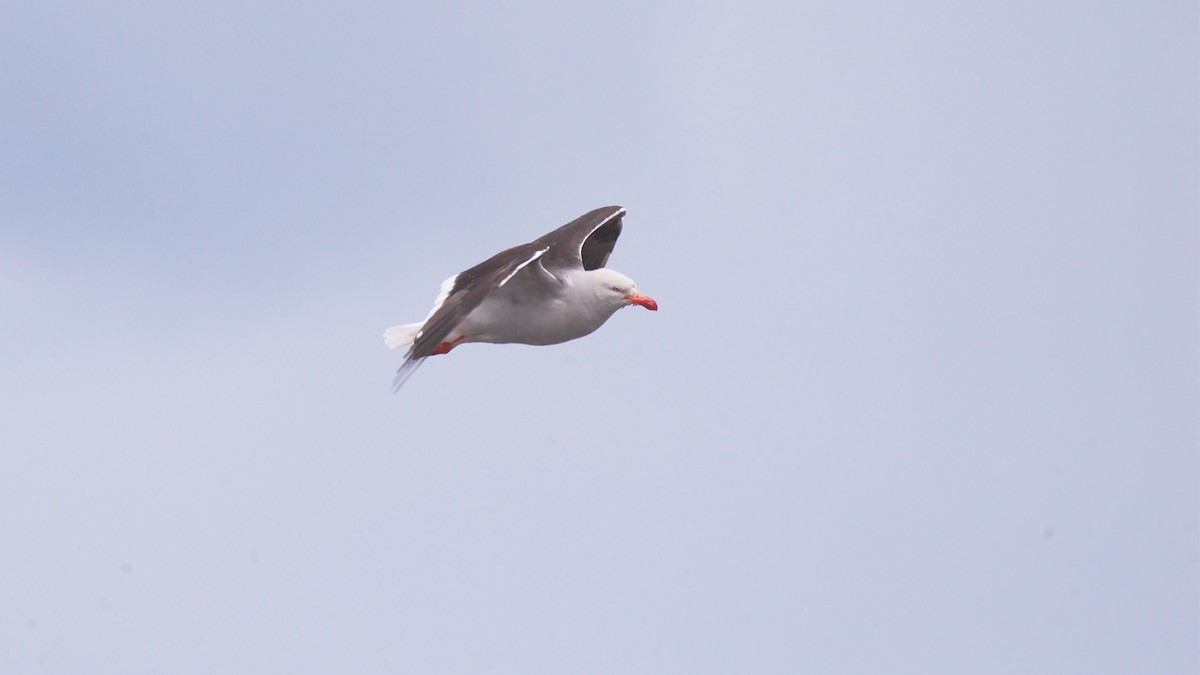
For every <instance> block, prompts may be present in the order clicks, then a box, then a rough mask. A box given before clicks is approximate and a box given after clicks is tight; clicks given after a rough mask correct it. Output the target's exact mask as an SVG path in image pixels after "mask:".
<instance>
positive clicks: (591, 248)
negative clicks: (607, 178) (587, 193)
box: [533, 206, 625, 272]
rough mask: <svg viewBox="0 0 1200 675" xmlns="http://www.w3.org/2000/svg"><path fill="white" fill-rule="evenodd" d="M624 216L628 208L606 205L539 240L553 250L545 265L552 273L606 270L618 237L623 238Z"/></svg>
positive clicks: (543, 261) (539, 242) (546, 258)
mask: <svg viewBox="0 0 1200 675" xmlns="http://www.w3.org/2000/svg"><path fill="white" fill-rule="evenodd" d="M624 216H625V209H624V208H622V207H620V206H602V207H600V208H598V209H594V210H592V211H588V212H587V213H585V214H583V215H582V216H579V217H578V218H576V219H575V220H572V221H571V222H569V223H567V224H566V225H563V226H562V227H560V228H558V229H557V230H554V231H553V232H551V233H549V234H546V235H543V236H541V237H539V238H538V239H537V240H536V241H534V242H533V243H534V244H535V245H537V246H548V247H549V248H550V251H549V252H548V253H546V255H545V256H544V257H543V258H542V266H544V267H545V268H546V269H548V270H550V271H551V272H553V271H554V270H555V269H562V268H565V267H574V268H578V267H581V266H582V267H583V269H585V270H594V269H599V268H601V267H604V265H605V264H607V263H608V256H609V255H610V254H611V253H612V250H613V246H615V245H616V243H617V237H619V236H621V218H622V217H624Z"/></svg>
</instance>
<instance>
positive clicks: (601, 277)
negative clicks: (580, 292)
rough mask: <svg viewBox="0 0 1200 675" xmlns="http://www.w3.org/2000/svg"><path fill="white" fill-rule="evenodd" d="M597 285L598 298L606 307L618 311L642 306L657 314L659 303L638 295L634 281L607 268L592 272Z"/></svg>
mask: <svg viewBox="0 0 1200 675" xmlns="http://www.w3.org/2000/svg"><path fill="white" fill-rule="evenodd" d="M590 275H591V277H592V280H593V283H594V284H595V290H596V297H597V298H598V299H599V300H600V302H601V303H602V304H603V305H604V306H606V307H611V308H612V311H616V310H618V309H620V308H622V307H625V306H626V305H641V306H642V307H645V308H646V309H648V310H650V311H652V312H657V311H658V303H657V302H655V301H654V299H653V298H650V297H648V296H645V295H642V294H641V293H638V289H637V284H635V283H633V279H630V278H629V277H627V276H625V275H624V274H621V273H620V272H617V271H615V270H610V269H608V268H607V267H601V268H600V269H598V270H592V271H591V272H590Z"/></svg>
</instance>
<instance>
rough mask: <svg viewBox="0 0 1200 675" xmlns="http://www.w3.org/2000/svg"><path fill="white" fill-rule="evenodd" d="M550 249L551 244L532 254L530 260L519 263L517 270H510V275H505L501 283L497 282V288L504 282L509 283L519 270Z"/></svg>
mask: <svg viewBox="0 0 1200 675" xmlns="http://www.w3.org/2000/svg"><path fill="white" fill-rule="evenodd" d="M549 250H550V247H549V246H547V247H546V248H544V249H542V250H540V251H538V252H537V253H534V254H533V255H532V256H531V257H530V258H529V260H526V261H525V262H523V263H521V264H520V265H517V268H516V269H515V270H513V271H511V272H509V273H508V276H506V277H504V280H503V281H501V282H500V283H498V284H496V288H500V287H502V286H504V284H507V283H508V280H509V279H512V278H513V277H514V276H516V274H517V272H520V271H521V270H522V269H524V268H525V266H526V265H528V264H529V263H531V262H533V261H534V260H537V259H538V258H540V257H542V254H543V253H545V252H546V251H549Z"/></svg>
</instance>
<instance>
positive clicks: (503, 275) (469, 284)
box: [392, 243, 547, 391]
mask: <svg viewBox="0 0 1200 675" xmlns="http://www.w3.org/2000/svg"><path fill="white" fill-rule="evenodd" d="M546 250H547V247H546V246H545V245H538V244H536V243H529V244H522V245H520V246H514V247H512V248H510V249H508V250H505V251H501V252H499V253H497V254H496V255H494V256H492V257H490V258H488V259H487V260H485V261H483V262H481V263H479V264H478V265H476V266H474V267H472V268H471V269H469V270H466V271H465V272H460V273H459V274H458V276H456V277H454V285H453V286H451V288H450V292H449V293H447V294H446V297H445V298H443V299H442V302H441V304H440V305H438V306H437V308H436V309H435V310H434V311H433V314H432V315H431V316H430V317H429V319H428V320H427V321H425V325H423V326H421V330H420V331H419V332H417V337H416V339H415V340H413V346H412V347H411V348H410V349H409V350H408V354H406V355H405V357H404V363H402V364H401V365H400V368H399V369H397V370H396V378H395V379H394V380H392V390H393V391H400V387H402V386H404V383H405V382H407V381H408V378H410V377H412V374H413V373H415V372H416V371H417V367H418V366H420V365H421V362H422V361H424V360H425V357H427V356H429V355H430V354H432V353H433V352H434V350H435V349H437V346H438V345H439V344H441V343H442V342H443V341H445V339H446V337H447V336H449V335H450V333H451V332H452V331H453V330H454V328H455V327H456V326H458V324H460V323H462V320H463V319H465V318H466V317H467V315H468V314H470V313H471V312H472V311H473V310H474V309H475V308H476V307H478V306H479V305H480V303H482V302H483V299H484V298H486V297H487V296H488V293H491V292H492V291H493V290H495V289H496V288H497V287H499V286H502V285H504V284H505V283H506V282H507V281H508V280H509V279H511V278H512V277H513V275H514V274H516V273H517V272H519V271H520V270H521V269H522V268H523V267H525V266H526V265H528V264H529V263H531V262H533V261H535V260H537V259H538V258H540V257H541V256H542V255H543V254H544V253H546Z"/></svg>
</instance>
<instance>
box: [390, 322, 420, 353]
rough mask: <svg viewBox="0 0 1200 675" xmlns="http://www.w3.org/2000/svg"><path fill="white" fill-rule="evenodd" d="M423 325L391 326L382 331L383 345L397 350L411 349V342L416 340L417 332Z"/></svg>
mask: <svg viewBox="0 0 1200 675" xmlns="http://www.w3.org/2000/svg"><path fill="white" fill-rule="evenodd" d="M424 325H425V324H424V323H406V324H404V325H403V326H392V327H391V328H389V329H387V330H385V331H383V344H385V345H387V346H388V347H391V348H392V349H398V348H400V347H411V346H412V343H413V340H415V339H416V338H417V331H419V330H421V326H424Z"/></svg>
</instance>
